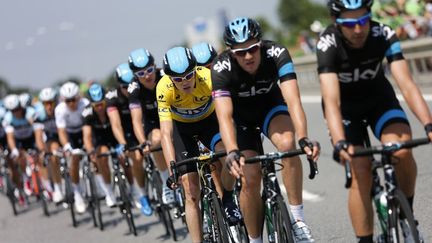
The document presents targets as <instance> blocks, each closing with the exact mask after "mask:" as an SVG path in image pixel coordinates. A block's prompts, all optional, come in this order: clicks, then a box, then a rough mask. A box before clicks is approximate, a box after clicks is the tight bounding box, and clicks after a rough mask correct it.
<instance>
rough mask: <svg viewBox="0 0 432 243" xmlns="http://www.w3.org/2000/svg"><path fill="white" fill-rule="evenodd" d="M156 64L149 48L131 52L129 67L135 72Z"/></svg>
mask: <svg viewBox="0 0 432 243" xmlns="http://www.w3.org/2000/svg"><path fill="white" fill-rule="evenodd" d="M153 64H154V58H153V56H152V54H150V52H149V51H148V50H147V49H144V48H140V49H136V50H134V51H132V52H131V53H130V54H129V67H130V69H132V71H133V72H136V71H139V70H141V69H144V68H146V67H148V66H151V65H153Z"/></svg>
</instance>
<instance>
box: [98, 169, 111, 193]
mask: <svg viewBox="0 0 432 243" xmlns="http://www.w3.org/2000/svg"><path fill="white" fill-rule="evenodd" d="M95 179H96V183H97V184H98V185H99V186H100V189H102V191H103V193H104V194H105V196H106V195H108V193H109V192H108V188H107V184H106V183H105V180H104V179H103V177H102V175H101V174H96V175H95ZM110 187H111V185H110Z"/></svg>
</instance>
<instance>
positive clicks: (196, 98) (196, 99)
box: [193, 96, 210, 104]
mask: <svg viewBox="0 0 432 243" xmlns="http://www.w3.org/2000/svg"><path fill="white" fill-rule="evenodd" d="M209 98H210V96H201V97H197V96H194V98H193V100H194V102H195V103H198V104H201V103H202V102H204V101H207V100H208V99H209Z"/></svg>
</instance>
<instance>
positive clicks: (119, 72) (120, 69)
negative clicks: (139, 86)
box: [116, 63, 134, 85]
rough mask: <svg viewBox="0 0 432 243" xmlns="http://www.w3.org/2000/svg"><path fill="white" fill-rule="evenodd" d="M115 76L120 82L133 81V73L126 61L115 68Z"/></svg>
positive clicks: (126, 83) (125, 83)
mask: <svg viewBox="0 0 432 243" xmlns="http://www.w3.org/2000/svg"><path fill="white" fill-rule="evenodd" d="M116 78H117V81H118V82H119V83H120V84H123V85H128V84H130V83H131V82H132V81H133V78H134V75H133V73H132V70H131V69H130V67H129V65H128V64H127V63H122V64H120V65H118V66H117V68H116Z"/></svg>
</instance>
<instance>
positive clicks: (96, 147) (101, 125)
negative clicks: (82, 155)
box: [82, 83, 117, 207]
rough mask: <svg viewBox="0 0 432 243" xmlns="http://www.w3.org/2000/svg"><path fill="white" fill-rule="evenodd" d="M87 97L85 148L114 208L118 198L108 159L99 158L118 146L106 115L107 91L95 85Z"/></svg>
mask: <svg viewBox="0 0 432 243" xmlns="http://www.w3.org/2000/svg"><path fill="white" fill-rule="evenodd" d="M87 96H88V98H89V100H90V105H88V106H87V107H86V108H85V109H84V110H83V112H82V117H83V120H84V125H83V128H82V131H83V143H84V148H85V150H86V151H87V152H88V153H89V154H90V159H91V161H92V162H95V163H96V166H97V171H98V173H97V174H96V175H95V178H96V179H97V180H96V181H97V182H98V184H99V185H100V187H101V189H102V191H103V192H104V194H105V202H106V204H107V206H108V207H113V206H114V205H115V204H116V198H115V196H114V193H113V190H112V186H111V172H110V167H109V165H108V157H99V158H98V157H97V156H98V155H99V154H101V153H106V152H108V151H109V149H110V148H111V147H115V146H116V145H117V143H116V141H115V138H114V135H113V133H112V129H111V124H110V121H109V119H108V116H107V113H106V102H105V90H104V88H103V87H102V86H101V85H100V84H99V83H93V84H92V85H91V86H90V87H89V89H88V91H87Z"/></svg>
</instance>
